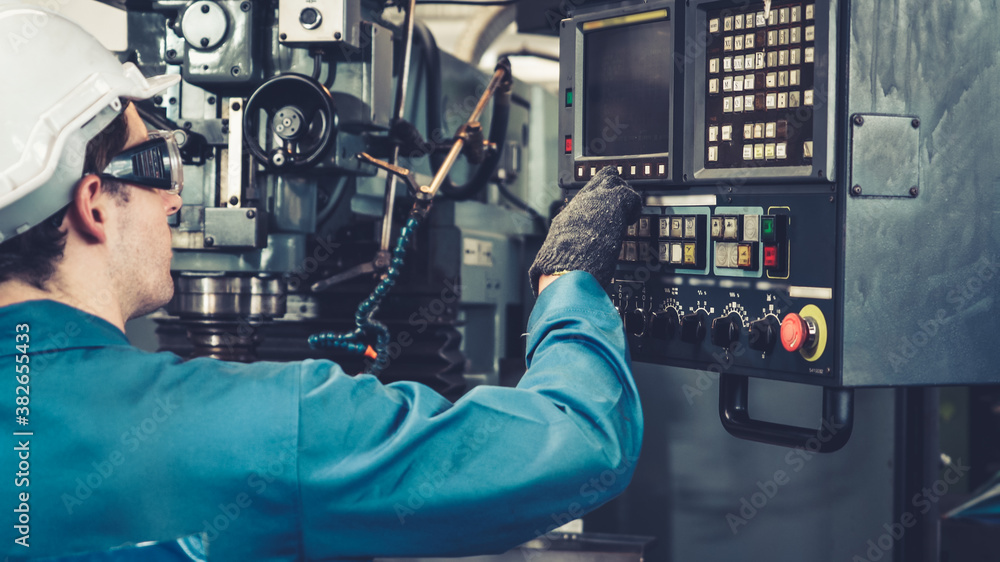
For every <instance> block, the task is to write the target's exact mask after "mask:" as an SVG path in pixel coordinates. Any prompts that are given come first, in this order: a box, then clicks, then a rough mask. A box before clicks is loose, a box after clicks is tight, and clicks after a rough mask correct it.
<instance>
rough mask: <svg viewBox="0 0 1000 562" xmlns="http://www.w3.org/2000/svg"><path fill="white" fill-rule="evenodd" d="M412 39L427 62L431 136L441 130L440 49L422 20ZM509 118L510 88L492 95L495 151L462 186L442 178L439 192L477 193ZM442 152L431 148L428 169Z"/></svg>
mask: <svg viewBox="0 0 1000 562" xmlns="http://www.w3.org/2000/svg"><path fill="white" fill-rule="evenodd" d="M413 31H414V33H413V39H414V40H416V41H419V42H420V44H421V47H422V51H423V53H424V57H425V59H426V62H427V95H426V99H427V133H428V135H429V138H432V139H433V138H435V136H443V134H442V135H435V134H434V132H435V131H441V132H442V133H443V132H444V129H443V123H442V120H441V105H440V103H441V102H440V100H441V51H440V50H439V49H438V46H437V41H435V40H434V35H433V34H432V33H431V31H430V29H428V28H427V26H426V25H425V24H424V23H423V22H419V21H418V22H416V24H415V26H414V28H413ZM509 117H510V91H507V92H505V93H504V92H500V91H498V92H497V95H496V96H494V98H493V118H492V119H491V120H490V134H489V140H490V142H492V143H494V144H496V147H497V148H496V150H495V151H493V152H492V153H491V154H490V155H488V156H487V157H486V159H485V160H483V161H482V162H481V163H480V164H479V167H478V168H477V169H476V171H475V173H474V175H473V177H472V179H470V180H469V181H468V182H467V183H465V184H463V185H455V184H454V183H452V181H451V178H449V177H445V180H444V183H443V184H442V185H441V193H442V194H444V195H446V196H448V197H450V198H452V199H457V200H459V201H461V200H465V199H470V198H472V197H473V196H475V195H476V194H478V193H479V192H480V191H482V189H483V188H484V187H486V185H487V184H488V183H489V181H490V178H492V177H493V174H494V173H495V172H496V169H497V165H498V164H499V163H500V157H501V156H502V154H503V144H504V140H505V139H506V138H507V125H508V122H509ZM444 158H445V156H444V153H443V152H438V151H431V153H430V160H431V169H432V170H433V171H434V172H435V173H437V171H438V170H439V169H440V168H441V165H442V163H443V162H444Z"/></svg>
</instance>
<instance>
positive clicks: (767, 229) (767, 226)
mask: <svg viewBox="0 0 1000 562" xmlns="http://www.w3.org/2000/svg"><path fill="white" fill-rule="evenodd" d="M762 226H763V231H764V235H765V236H774V219H773V218H770V217H764V218H763V220H762Z"/></svg>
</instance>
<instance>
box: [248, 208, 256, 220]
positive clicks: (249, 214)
mask: <svg viewBox="0 0 1000 562" xmlns="http://www.w3.org/2000/svg"><path fill="white" fill-rule="evenodd" d="M256 216H257V213H255V212H253V210H250V211H247V218H248V219H252V218H254V217H256Z"/></svg>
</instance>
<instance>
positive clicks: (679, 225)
mask: <svg viewBox="0 0 1000 562" xmlns="http://www.w3.org/2000/svg"><path fill="white" fill-rule="evenodd" d="M670 237H671V238H684V217H670Z"/></svg>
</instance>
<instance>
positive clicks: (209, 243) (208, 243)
mask: <svg viewBox="0 0 1000 562" xmlns="http://www.w3.org/2000/svg"><path fill="white" fill-rule="evenodd" d="M214 245H215V238H212V237H211V236H206V237H205V246H206V247H207V246H214Z"/></svg>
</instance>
